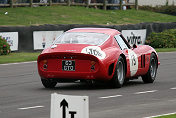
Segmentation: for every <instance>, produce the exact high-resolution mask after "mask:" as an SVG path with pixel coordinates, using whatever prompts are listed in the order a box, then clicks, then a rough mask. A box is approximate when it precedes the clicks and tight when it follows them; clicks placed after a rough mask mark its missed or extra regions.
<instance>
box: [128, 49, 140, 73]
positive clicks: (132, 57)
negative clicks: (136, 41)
mask: <svg viewBox="0 0 176 118" xmlns="http://www.w3.org/2000/svg"><path fill="white" fill-rule="evenodd" d="M128 55H129V62H130V74H131V76H134V75H135V74H136V73H137V71H138V57H137V55H136V53H135V52H134V51H132V50H131V49H129V50H128Z"/></svg>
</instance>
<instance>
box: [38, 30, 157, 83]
mask: <svg viewBox="0 0 176 118" xmlns="http://www.w3.org/2000/svg"><path fill="white" fill-rule="evenodd" d="M67 32H97V33H105V34H108V35H109V36H110V37H109V39H108V40H107V41H106V42H104V43H103V44H102V45H101V46H99V47H100V48H101V50H102V51H104V52H105V54H106V57H105V58H104V59H102V60H100V59H98V58H97V57H95V56H93V55H89V54H83V53H81V51H82V49H83V48H85V47H87V46H92V45H87V44H57V47H56V48H54V49H51V48H47V49H45V50H43V52H42V53H41V55H40V56H39V57H38V61H37V62H38V72H39V75H40V76H41V77H43V78H46V79H48V78H55V79H96V80H104V81H106V80H110V79H112V77H113V74H114V71H115V65H116V63H117V60H118V58H119V56H120V55H124V56H125V57H126V59H125V61H126V63H127V65H126V66H127V70H126V78H130V77H131V76H130V62H129V54H128V50H124V51H122V50H121V49H120V48H119V46H118V44H117V42H116V41H115V39H114V36H115V35H117V34H121V33H120V32H119V31H117V30H115V29H105V28H76V29H72V30H69V31H67ZM132 50H133V51H134V52H135V53H136V54H137V57H138V71H137V73H136V74H135V75H134V76H141V75H144V74H146V73H147V71H148V69H149V61H147V58H149V59H150V55H151V53H152V52H154V53H155V54H157V53H156V51H155V50H154V49H153V48H152V47H150V46H147V45H143V46H137V48H135V49H132ZM143 54H145V58H146V62H145V67H144V68H141V55H143ZM44 60H45V61H44ZM46 60H47V66H48V67H47V70H44V69H43V64H44V63H46ZM62 60H74V61H75V71H63V70H62ZM112 63H114V69H113V73H112V75H108V69H109V66H110V65H111V64H112ZM92 65H94V66H95V70H94V71H92V70H91V66H92Z"/></svg>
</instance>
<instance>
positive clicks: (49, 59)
mask: <svg viewBox="0 0 176 118" xmlns="http://www.w3.org/2000/svg"><path fill="white" fill-rule="evenodd" d="M38 72H39V75H40V76H41V78H45V79H53V80H55V81H57V82H62V81H63V82H64V81H76V80H105V79H106V78H107V77H108V73H107V70H105V67H104V65H103V63H102V61H101V60H99V59H98V58H97V57H95V56H93V55H90V54H83V53H72V52H53V53H44V54H41V55H40V56H39V57H38Z"/></svg>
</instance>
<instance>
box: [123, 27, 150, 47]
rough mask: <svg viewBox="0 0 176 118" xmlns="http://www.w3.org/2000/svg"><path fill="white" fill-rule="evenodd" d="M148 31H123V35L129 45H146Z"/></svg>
mask: <svg viewBox="0 0 176 118" xmlns="http://www.w3.org/2000/svg"><path fill="white" fill-rule="evenodd" d="M146 32H147V30H146V29H142V30H122V35H123V36H124V38H125V39H126V40H127V41H128V43H129V44H130V45H131V46H133V45H134V44H136V45H144V44H145V39H146Z"/></svg>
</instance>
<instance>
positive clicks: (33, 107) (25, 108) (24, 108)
mask: <svg viewBox="0 0 176 118" xmlns="http://www.w3.org/2000/svg"><path fill="white" fill-rule="evenodd" d="M42 107H44V106H32V107H23V108H18V109H19V110H27V109H36V108H42Z"/></svg>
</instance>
